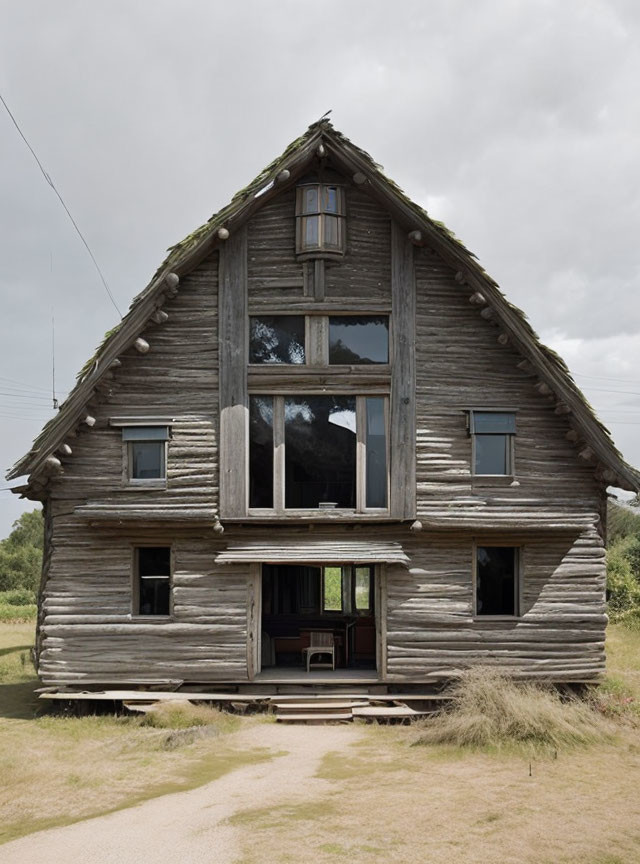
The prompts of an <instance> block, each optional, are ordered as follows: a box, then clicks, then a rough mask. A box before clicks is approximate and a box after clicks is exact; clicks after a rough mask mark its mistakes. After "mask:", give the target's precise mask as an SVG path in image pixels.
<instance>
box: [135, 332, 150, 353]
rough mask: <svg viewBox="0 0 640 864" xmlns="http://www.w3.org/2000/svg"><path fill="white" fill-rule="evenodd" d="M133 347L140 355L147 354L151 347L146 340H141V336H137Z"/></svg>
mask: <svg viewBox="0 0 640 864" xmlns="http://www.w3.org/2000/svg"><path fill="white" fill-rule="evenodd" d="M133 347H134V348H135V349H136V351H138V352H139V353H140V354H147V353H148V351H149V349H150V347H151V346H150V345H149V343H148V342H147V340H146V339H143V338H142V336H138V338H137V339H136V341H135V342H134V343H133Z"/></svg>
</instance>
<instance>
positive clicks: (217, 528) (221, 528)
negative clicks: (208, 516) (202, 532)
mask: <svg viewBox="0 0 640 864" xmlns="http://www.w3.org/2000/svg"><path fill="white" fill-rule="evenodd" d="M213 530H214V533H216V534H224V525H223V524H222V522H220V520H219V519H218V520H216V522H215V524H214V526H213Z"/></svg>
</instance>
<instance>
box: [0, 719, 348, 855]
mask: <svg viewBox="0 0 640 864" xmlns="http://www.w3.org/2000/svg"><path fill="white" fill-rule="evenodd" d="M256 728H257V727H254V728H251V727H249V728H246V729H244V730H242V731H241V732H239V733H237V734H236V735H234V736H233V739H232V738H231V736H230V737H229V738H228V739H227V741H228V742H229V743H233V745H234V746H238V747H242V746H247V747H255V746H256V745H257V744H259V746H261V747H269V748H271V749H273V750H274V751H276V752H284V751H286V755H282V756H277V757H276V758H274V759H273V760H272V761H270V762H263V763H260V764H258V765H250V766H247V767H244V768H239V769H237V770H235V771H232V772H231V773H229V774H226V775H225V776H223V777H221V778H220V779H219V780H214V781H213V782H212V783H208V784H207V785H206V786H201V787H199V788H198V789H192V790H191V791H189V792H179V793H177V794H175V795H165V796H163V797H162V798H155V799H153V800H151V801H146V802H145V803H144V804H140V805H138V806H136V807H131V808H129V809H127V810H120V811H118V812H116V813H111V814H109V815H107V816H98V817H97V818H95V819H88V820H86V821H84V822H78V823H76V824H74V825H68V826H66V827H65V828H53V829H51V830H48V831H39V832H37V833H36V834H31V835H29V836H28V837H23V838H21V839H20V840H14V841H13V842H12V843H7V844H6V845H4V846H0V864H70V862H76V861H88V862H91V864H130V862H131V864H134V862H135V864H147V862H152V864H165V862H166V864H200V862H202V864H205V862H206V864H232V862H234V861H238V860H239V859H240V858H241V855H242V853H241V848H240V843H239V835H238V832H239V831H241V830H242V828H234V827H233V826H231V825H229V824H228V822H227V820H228V819H229V817H231V816H233V815H234V814H235V813H237V812H240V811H242V810H246V809H247V808H253V807H271V806H274V805H278V804H282V803H285V802H292V803H296V804H299V803H302V802H304V801H306V800H312V799H314V798H316V797H318V796H320V795H322V794H323V793H324V792H326V791H327V790H328V789H329V788H330V784H329V783H328V782H327V781H326V780H320V779H318V778H316V777H315V776H314V774H315V772H316V769H317V767H318V763H319V762H320V760H321V759H322V757H323V756H324V755H325V754H326V753H328V752H331V751H338V752H344V751H346V750H348V749H349V748H350V746H351V745H352V744H353V743H354V742H355V741H357V740H358V739H359V738H360V737H361V736H362V732H361V731H360V730H359V729H358V728H357V727H355V726H351V725H349V726H312V727H310V726H283V725H278V724H275V723H274V724H265V725H260V727H259V734H258V735H257V734H256ZM257 738H258V739H259V740H256V739H257ZM212 746H215V743H214V744H212Z"/></svg>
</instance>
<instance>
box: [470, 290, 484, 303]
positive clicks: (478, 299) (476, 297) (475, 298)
mask: <svg viewBox="0 0 640 864" xmlns="http://www.w3.org/2000/svg"><path fill="white" fill-rule="evenodd" d="M469 303H471V304H472V305H473V306H485V305H486V303H487V301H486V300H485V299H484V294H481V293H480V292H479V291H476V292H475V293H474V294H472V295H471V297H469Z"/></svg>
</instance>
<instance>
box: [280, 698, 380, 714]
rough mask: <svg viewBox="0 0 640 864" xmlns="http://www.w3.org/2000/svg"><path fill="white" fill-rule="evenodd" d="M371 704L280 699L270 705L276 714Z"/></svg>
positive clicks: (320, 710) (343, 709)
mask: <svg viewBox="0 0 640 864" xmlns="http://www.w3.org/2000/svg"><path fill="white" fill-rule="evenodd" d="M368 705H369V703H368V702H363V701H358V702H344V701H342V700H340V701H325V700H324V699H323V700H322V701H315V702H306V701H298V700H296V701H295V702H281V701H280V700H278V701H277V702H271V703H270V707H271V708H273V709H274V711H275V713H276V714H299V713H301V712H302V713H305V712H306V713H313V714H317V713H319V712H320V713H322V712H323V711H324V712H332V711H333V712H335V711H351V710H352V709H354V708H366V707H367V706H368Z"/></svg>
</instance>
